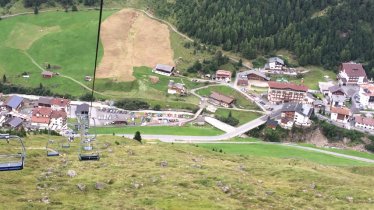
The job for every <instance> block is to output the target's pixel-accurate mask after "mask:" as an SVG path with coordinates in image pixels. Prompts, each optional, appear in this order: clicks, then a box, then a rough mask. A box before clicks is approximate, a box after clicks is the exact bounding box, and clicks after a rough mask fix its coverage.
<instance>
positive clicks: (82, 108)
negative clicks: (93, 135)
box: [75, 103, 90, 113]
mask: <svg viewBox="0 0 374 210" xmlns="http://www.w3.org/2000/svg"><path fill="white" fill-rule="evenodd" d="M89 111H90V105H88V104H86V103H84V104H81V105H78V106H77V110H76V111H75V112H76V113H82V112H89Z"/></svg>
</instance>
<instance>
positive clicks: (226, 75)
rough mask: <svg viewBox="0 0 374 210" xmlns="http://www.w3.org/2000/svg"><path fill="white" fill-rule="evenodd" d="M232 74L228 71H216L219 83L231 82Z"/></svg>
mask: <svg viewBox="0 0 374 210" xmlns="http://www.w3.org/2000/svg"><path fill="white" fill-rule="evenodd" d="M231 76H232V73H231V72H230V71H226V70H217V71H216V81H219V82H227V83H228V82H231Z"/></svg>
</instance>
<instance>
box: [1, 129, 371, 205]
mask: <svg viewBox="0 0 374 210" xmlns="http://www.w3.org/2000/svg"><path fill="white" fill-rule="evenodd" d="M46 141H47V138H46V137H40V136H37V137H31V138H27V139H26V147H27V159H26V165H25V169H24V170H23V171H17V172H1V179H0V208H2V209H3V208H4V209H5V208H9V207H10V208H13V209H81V208H82V207H84V208H85V209H140V208H142V209H324V208H326V207H328V208H329V209H345V208H349V209H370V208H371V207H372V203H371V201H370V200H369V199H372V198H373V197H374V192H373V191H372V187H371V186H372V183H373V181H374V178H373V175H374V167H372V166H359V165H358V164H357V165H354V163H352V166H346V167H340V166H331V164H327V165H321V164H318V163H315V162H312V161H307V160H302V159H299V158H287V159H284V158H276V157H263V156H252V155H235V154H228V152H227V151H225V150H224V151H225V152H226V154H224V153H219V152H213V151H211V149H209V150H207V149H205V148H201V146H199V147H196V146H193V145H180V144H164V143H156V144H139V143H137V142H135V141H133V140H126V139H124V138H120V137H112V136H110V137H101V138H100V139H99V142H101V145H102V146H101V147H100V148H101V159H100V161H98V162H79V161H78V158H77V151H78V149H77V142H74V143H73V144H72V147H71V148H70V149H68V150H64V151H63V153H64V155H63V156H61V157H55V158H47V157H46V155H45V151H44V150H43V148H44V146H45V143H46ZM39 148H40V149H39ZM263 153H266V151H263ZM267 153H268V152H267ZM329 160H331V161H335V160H333V159H329ZM162 161H164V162H167V166H166V167H161V166H160V163H161V162H162ZM353 165H354V166H353ZM69 170H74V171H75V172H76V174H77V175H76V176H75V177H69V176H68V175H67V173H68V171H69ZM96 183H101V184H102V185H103V189H101V190H96V189H95V185H96ZM78 184H80V185H84V186H85V189H84V190H83V191H81V190H79V189H78V187H77V185H78ZM223 189H226V190H227V191H226V193H225V192H224V190H223ZM347 197H352V198H353V202H352V203H350V202H349V201H348V199H347ZM42 200H44V201H48V203H46V202H42Z"/></svg>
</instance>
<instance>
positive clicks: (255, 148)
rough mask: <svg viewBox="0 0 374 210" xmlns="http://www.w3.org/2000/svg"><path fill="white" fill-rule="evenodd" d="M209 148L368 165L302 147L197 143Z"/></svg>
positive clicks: (333, 162) (345, 164)
mask: <svg viewBox="0 0 374 210" xmlns="http://www.w3.org/2000/svg"><path fill="white" fill-rule="evenodd" d="M199 146H202V147H204V148H207V149H209V150H212V149H213V148H215V149H218V150H220V149H222V151H223V152H225V153H227V154H236V155H249V156H251V157H258V156H262V157H275V158H282V159H294V160H308V161H312V162H315V163H319V164H325V165H336V166H353V165H370V164H369V163H364V162H360V161H354V160H350V159H346V158H341V157H334V156H332V155H328V154H322V153H318V152H312V151H305V150H303V149H298V148H292V147H288V146H282V145H273V144H263V143H255V144H199Z"/></svg>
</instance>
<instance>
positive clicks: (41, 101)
mask: <svg viewBox="0 0 374 210" xmlns="http://www.w3.org/2000/svg"><path fill="white" fill-rule="evenodd" d="M38 104H49V105H51V98H47V97H40V98H39V100H38Z"/></svg>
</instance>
